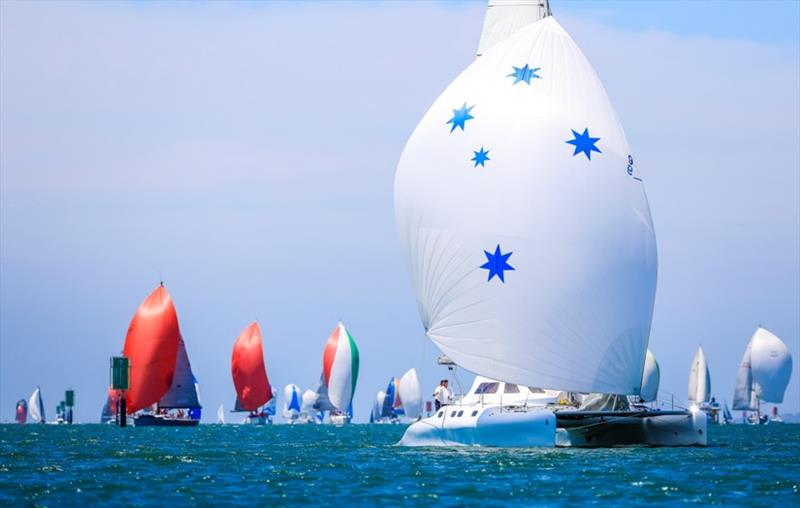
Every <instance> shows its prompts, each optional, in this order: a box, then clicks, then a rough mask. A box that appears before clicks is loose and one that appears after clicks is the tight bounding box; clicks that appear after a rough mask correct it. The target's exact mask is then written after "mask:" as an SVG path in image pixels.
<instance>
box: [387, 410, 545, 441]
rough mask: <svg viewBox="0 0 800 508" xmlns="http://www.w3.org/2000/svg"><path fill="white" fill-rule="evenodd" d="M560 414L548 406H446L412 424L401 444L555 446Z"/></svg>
mask: <svg viewBox="0 0 800 508" xmlns="http://www.w3.org/2000/svg"><path fill="white" fill-rule="evenodd" d="M555 433H556V418H555V415H554V414H553V413H552V412H551V411H548V410H546V409H543V408H542V409H528V410H523V409H519V410H511V409H509V408H503V407H501V406H485V407H481V406H471V405H464V406H444V407H442V408H441V409H440V410H439V411H438V412H437V413H436V414H434V415H433V416H430V417H428V418H425V419H423V420H420V421H418V422H416V423H413V424H411V425H410V426H409V427H408V429H406V433H405V434H404V435H403V438H402V439H401V440H400V442H399V443H398V444H399V445H401V446H488V447H514V448H516V447H540V446H543V447H552V446H555Z"/></svg>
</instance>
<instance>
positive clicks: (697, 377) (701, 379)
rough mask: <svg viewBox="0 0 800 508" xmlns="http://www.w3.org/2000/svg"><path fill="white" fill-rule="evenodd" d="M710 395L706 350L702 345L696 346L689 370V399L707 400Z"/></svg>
mask: <svg viewBox="0 0 800 508" xmlns="http://www.w3.org/2000/svg"><path fill="white" fill-rule="evenodd" d="M710 395H711V374H710V373H709V371H708V362H706V352H705V351H703V346H700V347H699V348H697V352H696V353H695V354H694V360H692V369H691V370H690V371H689V400H690V401H692V402H697V403H701V402H708V399H709V396H710Z"/></svg>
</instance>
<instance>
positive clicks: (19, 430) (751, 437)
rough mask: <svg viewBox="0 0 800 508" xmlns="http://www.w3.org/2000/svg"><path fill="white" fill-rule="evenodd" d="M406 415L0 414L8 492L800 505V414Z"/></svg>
mask: <svg viewBox="0 0 800 508" xmlns="http://www.w3.org/2000/svg"><path fill="white" fill-rule="evenodd" d="M403 430H404V427H403V426H394V425H349V426H345V427H339V428H337V427H332V426H327V425H326V426H313V425H309V426H289V425H275V426H267V427H251V426H239V425H225V426H221V425H201V426H199V427H198V428H183V429H181V428H152V427H151V428H133V427H128V428H124V429H120V428H117V427H114V426H108V425H74V426H55V425H0V505H4V506H8V505H12V506H14V505H38V506H78V505H84V506H91V505H126V506H130V505H136V506H165V505H169V506H188V505H215V506H220V505H274V504H278V505H281V506H298V505H314V506H331V505H342V506H363V505H390V506H398V505H422V504H426V505H428V504H429V505H435V506H508V505H547V506H556V505H562V504H569V505H587V504H589V505H592V504H594V505H601V504H602V505H612V506H625V505H641V504H643V503H661V504H724V505H740V506H800V425H788V424H784V425H767V426H761V427H752V426H744V425H731V426H725V427H719V426H714V427H710V428H709V433H710V441H711V446H709V447H708V448H643V447H634V448H611V449H566V448H558V449H535V448H534V449H480V448H438V449H437V448H424V449H420V448H417V449H413V448H401V447H397V446H394V444H395V443H396V442H397V441H398V440H399V439H400V436H401V435H402V433H403Z"/></svg>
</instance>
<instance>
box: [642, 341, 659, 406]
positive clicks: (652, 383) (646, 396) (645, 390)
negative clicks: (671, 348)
mask: <svg viewBox="0 0 800 508" xmlns="http://www.w3.org/2000/svg"><path fill="white" fill-rule="evenodd" d="M660 382H661V368H660V367H659V366H658V361H657V360H656V355H654V354H653V352H652V351H650V349H648V350H647V356H646V357H645V360H644V373H643V374H642V392H641V394H640V398H641V399H642V401H644V402H653V401H654V400H656V399H657V398H658V385H659V383H660Z"/></svg>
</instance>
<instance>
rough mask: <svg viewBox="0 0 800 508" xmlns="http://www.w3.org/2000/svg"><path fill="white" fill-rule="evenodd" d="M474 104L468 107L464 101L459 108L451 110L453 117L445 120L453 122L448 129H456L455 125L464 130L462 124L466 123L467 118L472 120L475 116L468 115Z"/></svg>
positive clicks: (451, 130)
mask: <svg viewBox="0 0 800 508" xmlns="http://www.w3.org/2000/svg"><path fill="white" fill-rule="evenodd" d="M474 107H475V105H474V104H473V105H472V106H470V107H467V103H466V102H465V103H464V105H463V106H461V109H454V110H453V118H451V119H450V120H448V121H447V123H451V124H453V127H452V128H451V129H450V132H453V131H454V130H456V127H461V130H462V131H463V130H464V124H465V123H467V120H472V119H473V118H475V117H474V116H472V115H470V114H469V112H470V111H472V108H474Z"/></svg>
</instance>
